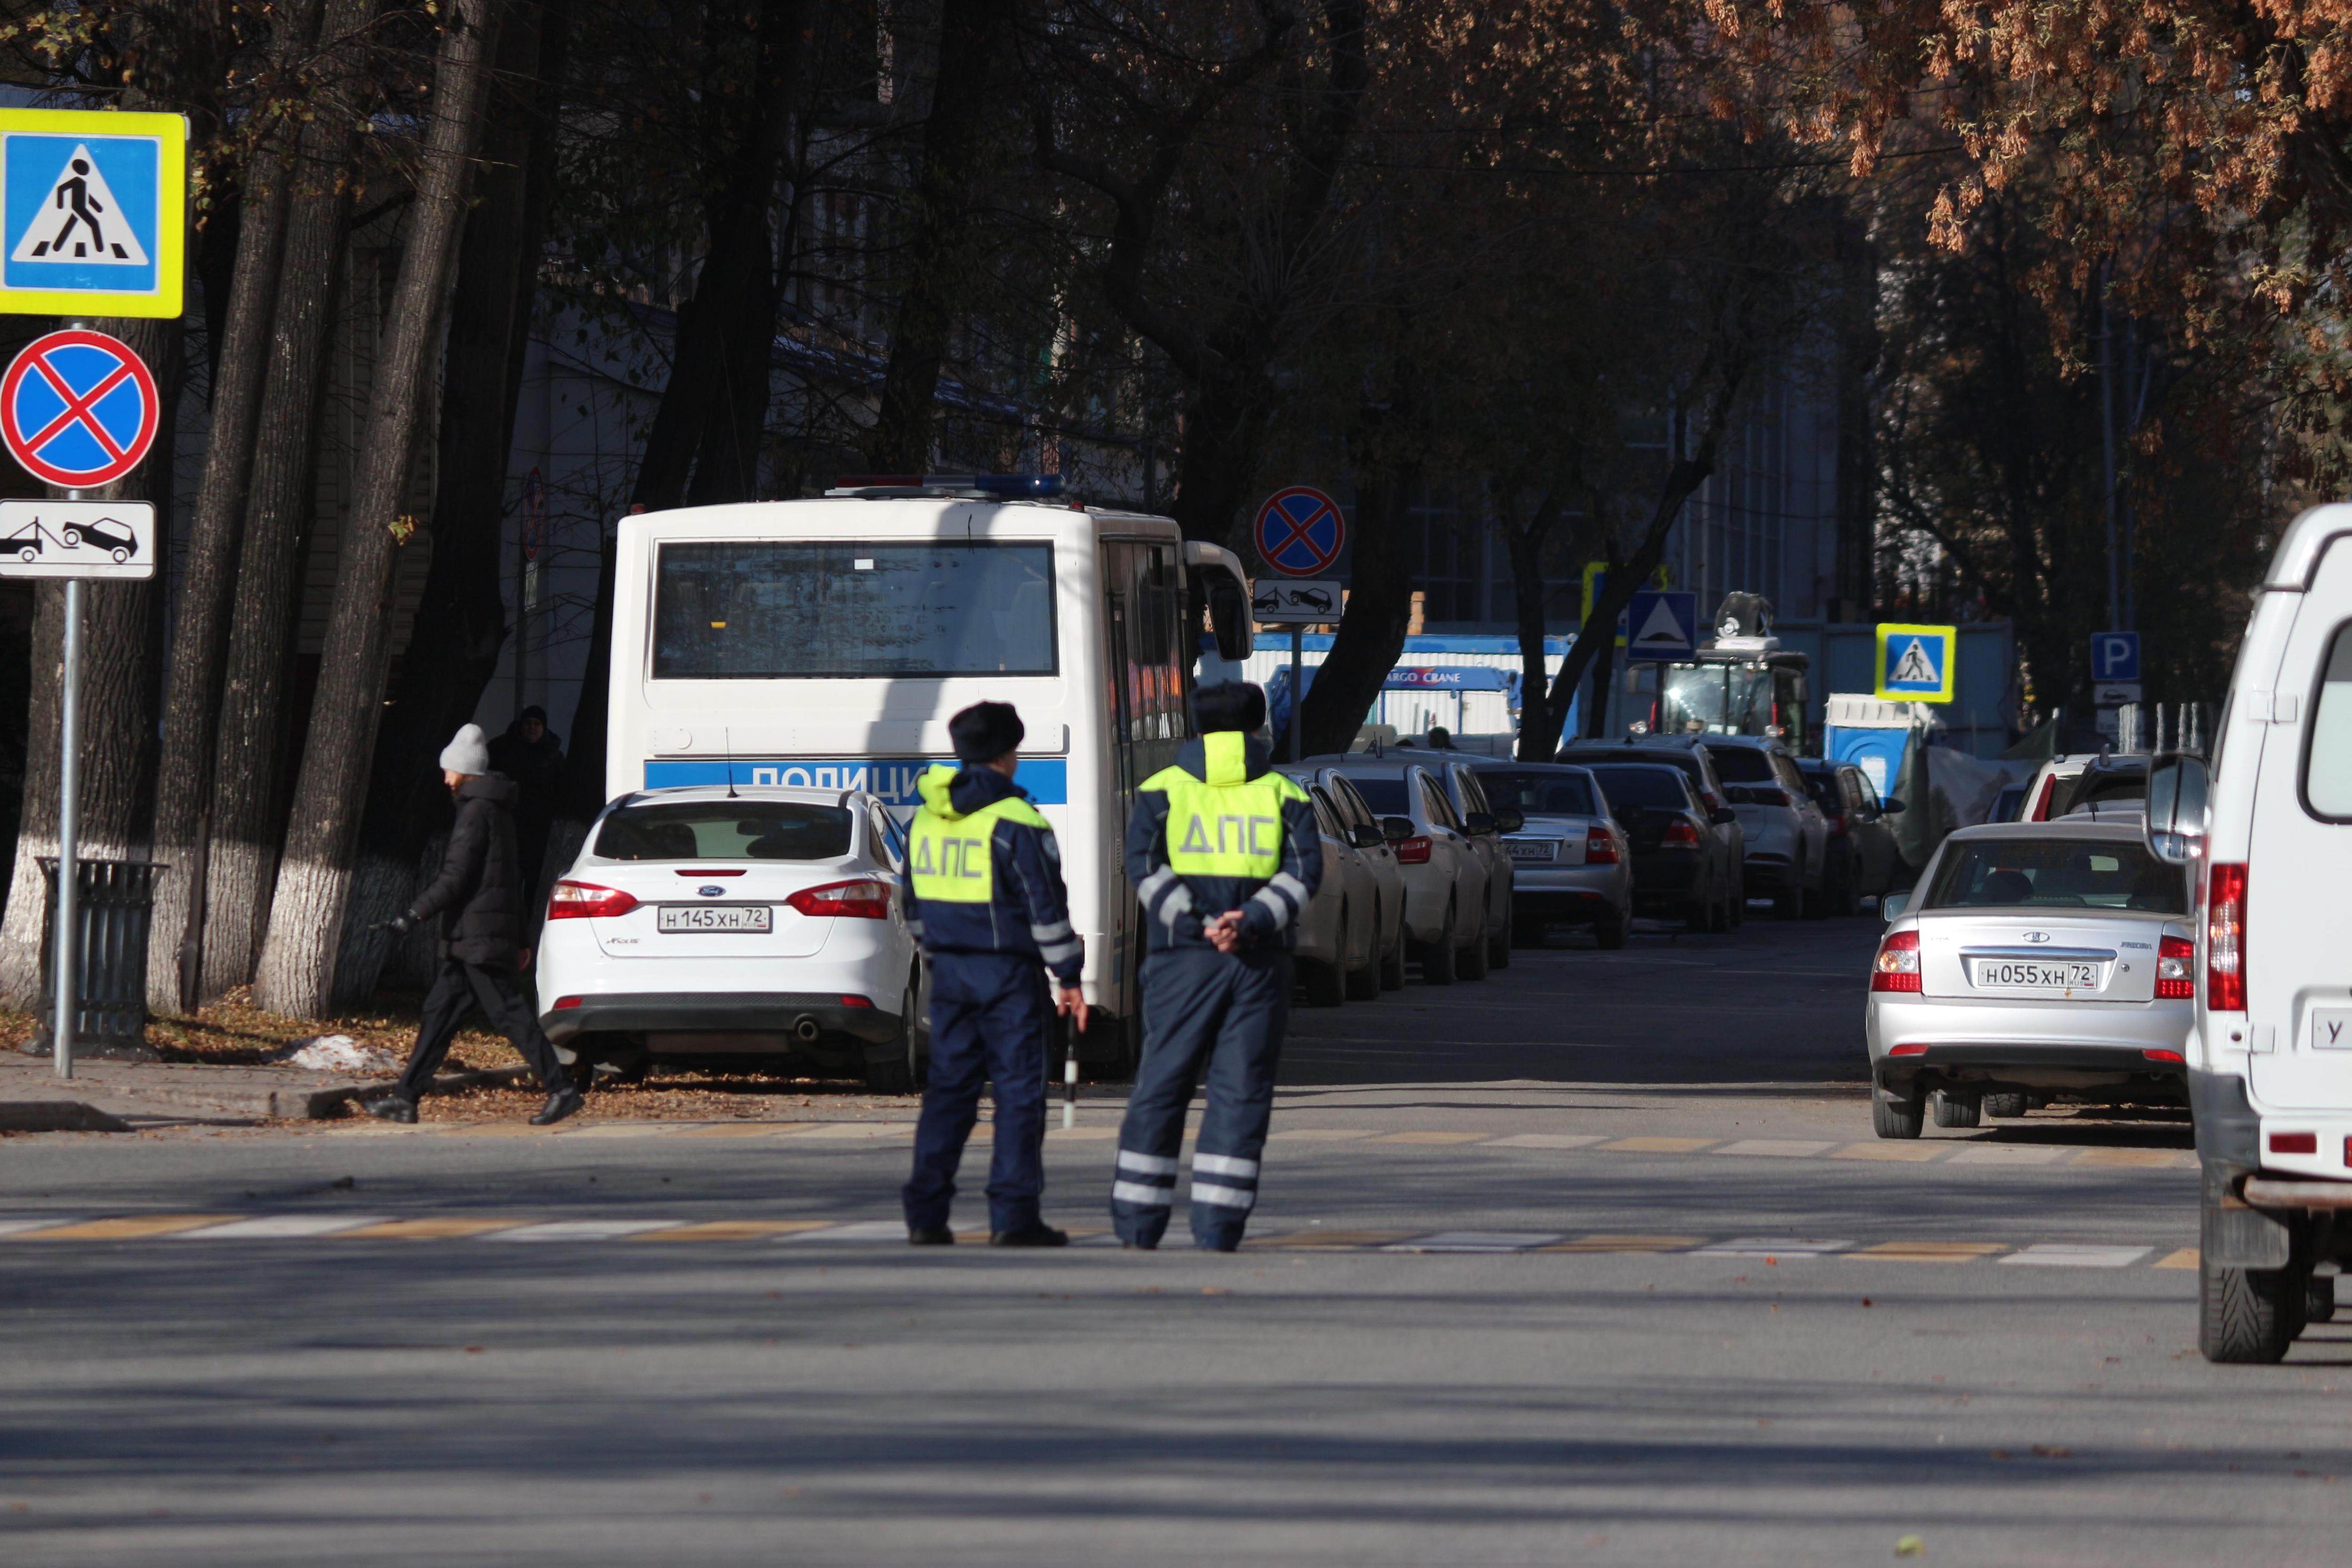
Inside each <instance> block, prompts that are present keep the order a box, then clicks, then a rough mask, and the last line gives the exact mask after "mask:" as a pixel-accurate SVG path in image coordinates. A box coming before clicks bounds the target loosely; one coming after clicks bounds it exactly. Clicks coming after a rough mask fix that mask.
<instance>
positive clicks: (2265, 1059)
mask: <svg viewBox="0 0 2352 1568" xmlns="http://www.w3.org/2000/svg"><path fill="white" fill-rule="evenodd" d="M2300 598H2301V600H2302V603H2301V605H2299V606H2298V607H2297V609H2296V612H2295V618H2294V626H2293V628H2292V629H2291V630H2290V631H2289V632H2288V634H2287V637H2286V651H2285V655H2284V658H2282V659H2281V660H2280V661H2279V666H2278V670H2277V674H2276V678H2275V679H2273V681H2271V682H2270V686H2271V689H2270V690H2269V691H2268V692H2261V691H2252V692H2249V691H2239V692H2237V693H2235V694H2233V697H2232V703H2233V705H2235V704H2242V703H2246V702H2247V701H2248V700H2249V699H2250V698H2251V699H2252V701H2253V703H2254V705H2255V706H2256V707H2257V708H2261V707H2263V706H2264V705H2267V709H2268V712H2269V715H2270V722H2269V724H2268V725H2267V727H2266V728H2267V731H2268V733H2267V734H2266V735H2265V736H2264V738H2263V746H2262V760H2261V763H2260V764H2259V767H2260V772H2259V773H2258V774H2257V775H2256V783H2255V790H2254V811H2253V827H2252V840H2251V844H2250V847H2249V848H2250V852H2249V854H2248V856H2247V877H2246V899H2247V907H2246V933H2245V966H2246V968H2245V973H2246V1027H2247V1030H2248V1039H2247V1043H2248V1044H2249V1045H2250V1046H2251V1047H2252V1054H2251V1055H2250V1056H2249V1058H2248V1063H2249V1073H2250V1077H2251V1079H2252V1085H2253V1089H2254V1097H2255V1099H2256V1100H2258V1101H2259V1102H2260V1103H2261V1104H2262V1105H2263V1106H2264V1107H2265V1108H2279V1109H2294V1110H2352V947H2348V946H2347V927H2348V926H2352V922H2347V908H2352V542H2347V541H2344V540H2338V541H2336V542H2335V543H2333V544H2331V545H2330V546H2329V547H2328V549H2327V551H2326V554H2325V555H2323V556H2322V557H2321V559H2320V562H2319V567H2318V570H2317V572H2316V573H2315V574H2314V576H2313V578H2312V581H2311V586H2310V587H2309V589H2308V590H2307V591H2306V592H2305V593H2304V594H2303V595H2300ZM2248 684H2249V685H2252V683H2251V682H2249V683H2248ZM2240 739H2241V737H2237V736H2233V737H2231V741H2230V742H2229V743H2230V745H2231V746H2232V747H2234V746H2236V745H2237V744H2238V743H2239V740H2240ZM2224 765H2225V766H2226V765H2227V763H2226V761H2225V763H2224ZM2219 1021H2220V1020H2217V1022H2219Z"/></svg>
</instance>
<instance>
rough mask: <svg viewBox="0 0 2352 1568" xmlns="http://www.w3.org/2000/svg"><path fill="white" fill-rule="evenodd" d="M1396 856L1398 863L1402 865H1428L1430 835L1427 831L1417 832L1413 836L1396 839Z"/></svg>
mask: <svg viewBox="0 0 2352 1568" xmlns="http://www.w3.org/2000/svg"><path fill="white" fill-rule="evenodd" d="M1396 858H1397V864H1398V865H1400V866H1426V865H1428V864H1429V835H1427V834H1425V833H1417V834H1415V835H1413V837H1411V838H1400V839H1398V840H1397V841H1396Z"/></svg>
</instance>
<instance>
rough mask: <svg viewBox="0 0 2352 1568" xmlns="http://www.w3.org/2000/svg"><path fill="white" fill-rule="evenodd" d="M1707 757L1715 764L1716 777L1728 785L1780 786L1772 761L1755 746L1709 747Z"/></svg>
mask: <svg viewBox="0 0 2352 1568" xmlns="http://www.w3.org/2000/svg"><path fill="white" fill-rule="evenodd" d="M1706 754H1707V756H1708V757H1709V758H1710V759H1711V760H1712V761H1713V762H1714V763H1715V776H1716V777H1717V778H1719V779H1721V780H1722V781H1723V782H1724V783H1726V784H1779V783H1780V780H1779V779H1777V778H1775V777H1774V776H1773V775H1772V759H1771V758H1770V757H1769V756H1766V755H1765V754H1764V753H1763V752H1759V751H1758V750H1757V749H1756V748H1755V747H1753V746H1709V747H1708V748H1707V749H1706Z"/></svg>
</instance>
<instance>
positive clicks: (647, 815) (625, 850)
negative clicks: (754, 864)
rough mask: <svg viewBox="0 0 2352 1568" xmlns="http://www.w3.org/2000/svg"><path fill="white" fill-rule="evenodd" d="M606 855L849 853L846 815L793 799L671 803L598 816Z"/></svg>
mask: <svg viewBox="0 0 2352 1568" xmlns="http://www.w3.org/2000/svg"><path fill="white" fill-rule="evenodd" d="M596 853H597V854H598V855H599V856H601V857H603V858H604V859H607V860H832V859H836V858H840V857H841V856H844V855H846V854H848V853H849V813H848V812H847V811H845V810H844V809H843V808H841V807H840V806H837V805H814V804H803V803H802V802H799V801H755V800H709V801H694V802H685V801H671V802H666V803H662V804H658V805H625V806H623V807H621V808H620V809H619V810H617V811H615V812H614V813H613V814H612V815H611V816H607V817H606V818H604V826H603V827H602V828H600V829H598V831H597V834H596Z"/></svg>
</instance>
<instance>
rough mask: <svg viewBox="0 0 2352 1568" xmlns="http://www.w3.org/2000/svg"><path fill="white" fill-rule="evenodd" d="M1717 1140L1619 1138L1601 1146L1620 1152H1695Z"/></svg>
mask: <svg viewBox="0 0 2352 1568" xmlns="http://www.w3.org/2000/svg"><path fill="white" fill-rule="evenodd" d="M1716 1142H1719V1140H1717V1139H1714V1138H1619V1139H1616V1140H1614V1141H1612V1142H1607V1143H1603V1144H1601V1148H1603V1149H1605V1150H1608V1151H1610V1152H1613V1153H1620V1154H1696V1153H1697V1152H1699V1151H1700V1150H1701V1149H1705V1148H1706V1147H1708V1146H1709V1145H1710V1144H1713V1143H1716Z"/></svg>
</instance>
